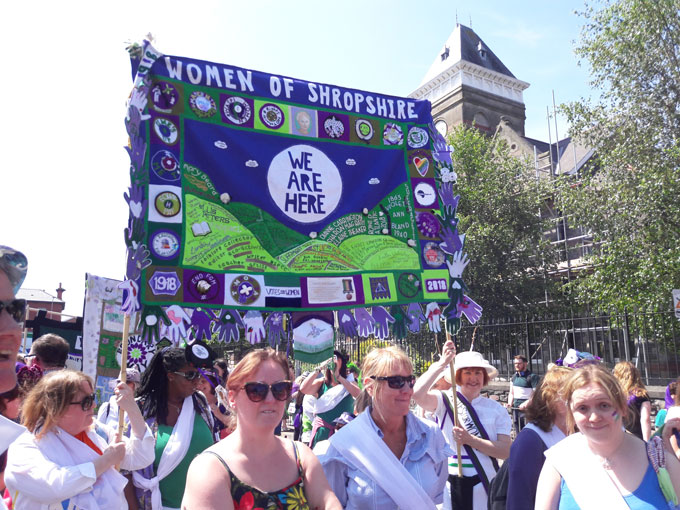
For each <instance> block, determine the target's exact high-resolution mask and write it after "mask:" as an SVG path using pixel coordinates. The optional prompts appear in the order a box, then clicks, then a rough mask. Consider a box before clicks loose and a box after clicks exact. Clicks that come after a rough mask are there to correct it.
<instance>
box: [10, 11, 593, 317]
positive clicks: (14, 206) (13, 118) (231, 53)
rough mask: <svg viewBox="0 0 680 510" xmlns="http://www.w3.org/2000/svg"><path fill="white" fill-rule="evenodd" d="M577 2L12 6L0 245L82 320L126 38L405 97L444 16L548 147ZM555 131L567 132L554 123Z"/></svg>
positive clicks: (583, 91) (105, 270)
mask: <svg viewBox="0 0 680 510" xmlns="http://www.w3.org/2000/svg"><path fill="white" fill-rule="evenodd" d="M582 7H583V2H582V1H581V0H579V1H568V0H564V1H561V0H555V1H516V2H508V1H507V0H504V1H501V0H483V1H479V2H475V3H471V2H462V1H458V0H456V1H451V0H449V1H446V2H445V1H426V0H423V1H421V2H406V1H403V0H393V1H391V2H388V1H384V0H373V1H370V0H364V1H356V0H346V1H344V2H321V1H318V0H317V1H311V0H301V1H295V0H289V1H282V0H279V1H263V0H249V1H238V2H232V1H226V0H222V1H217V0H204V1H201V2H196V3H190V2H179V1H175V0H167V1H164V2H160V1H137V2H132V1H129V0H120V1H117V2H110V3H108V4H102V3H99V2H85V1H69V0H66V1H63V2H49V1H46V0H41V1H37V2H13V3H11V4H9V5H8V6H5V7H4V9H3V11H4V15H3V19H2V21H0V23H1V25H0V41H1V43H2V46H3V48H5V51H4V52H3V53H4V55H3V60H4V65H5V71H6V72H5V73H4V79H3V81H2V84H1V85H0V87H1V89H0V90H1V93H2V97H3V98H4V99H5V105H4V112H3V114H4V115H3V116H4V122H3V135H4V136H3V142H4V143H3V146H4V148H5V151H4V158H3V159H4V168H3V171H2V175H3V187H2V190H1V191H0V197H1V198H0V214H2V218H3V226H2V229H1V232H2V235H0V244H8V245H10V246H13V247H16V248H18V249H20V250H22V251H24V252H25V253H26V255H27V256H28V258H29V273H28V278H27V280H26V283H25V286H26V287H29V288H39V289H45V290H47V291H48V292H50V293H54V290H53V289H56V288H57V286H58V284H59V283H60V282H61V283H62V285H63V286H64V288H65V289H66V290H67V292H66V293H65V295H64V298H65V300H66V301H67V308H66V311H67V312H68V313H71V314H74V315H80V314H81V313H82V303H83V287H84V275H85V273H86V272H89V273H93V274H96V275H99V276H105V277H109V278H122V276H123V272H124V269H125V246H124V243H123V234H122V232H123V228H124V227H125V225H126V221H127V210H126V204H125V201H124V200H123V192H124V191H126V189H127V186H128V184H129V177H128V159H127V154H126V153H125V151H124V150H123V145H124V144H125V143H126V133H125V130H124V126H123V116H124V114H125V100H126V97H127V95H128V93H129V91H130V88H131V77H130V72H129V64H128V59H127V54H126V52H125V50H124V46H125V44H124V43H125V41H127V40H141V38H142V37H143V36H144V34H146V33H149V32H150V33H152V34H153V35H154V36H155V38H156V41H155V46H156V47H157V48H158V49H159V50H160V51H162V52H164V53H166V54H172V55H180V56H186V57H193V58H199V59H203V60H212V61H215V62H223V63H228V64H234V65H238V66H241V67H245V68H250V69H255V70H260V71H264V72H269V73H275V74H281V75H287V76H292V77H295V78H300V79H304V80H310V81H316V82H324V83H331V84H336V85H341V86H345V87H352V88H357V89H363V90H368V91H372V92H379V93H384V94H393V95H408V94H409V93H411V92H412V91H413V90H414V89H415V88H416V87H417V86H418V85H419V83H420V81H421V79H422V77H423V76H424V75H425V73H426V72H427V69H428V68H429V66H430V64H431V63H432V61H433V60H434V58H435V57H437V56H438V54H439V52H440V50H441V48H442V46H443V44H444V42H445V41H446V39H447V38H448V36H449V34H450V33H451V31H452V30H453V28H454V27H455V23H456V11H457V15H458V22H459V23H461V24H464V25H467V26H471V27H472V29H473V30H475V31H476V32H477V34H478V35H479V36H480V37H481V38H482V39H483V40H484V42H485V43H486V45H487V46H488V47H489V48H490V49H491V50H492V51H493V52H494V53H495V54H496V55H497V56H498V57H499V58H500V59H501V60H502V61H503V62H504V63H505V65H506V66H507V67H508V68H509V69H510V71H511V72H512V73H513V74H514V75H515V76H516V77H517V78H518V79H520V80H523V81H526V82H528V83H530V84H531V86H530V87H529V88H528V89H527V90H526V91H525V92H524V102H525V104H526V108H527V110H526V114H527V121H526V134H527V136H530V137H533V138H538V139H541V140H547V139H548V131H547V121H546V106H548V105H550V106H551V109H552V92H551V91H552V90H553V89H554V90H555V95H556V100H557V103H558V104H559V103H562V102H567V101H571V100H576V99H578V98H580V97H584V96H586V97H587V96H589V95H591V91H590V90H589V88H588V83H587V82H588V73H587V69H585V68H582V67H579V66H578V65H577V59H576V57H575V56H574V53H573V47H574V45H573V41H575V40H577V39H578V38H579V33H580V26H581V24H582V21H583V20H582V18H579V17H577V16H576V15H574V14H573V12H574V11H575V10H580V9H582ZM10 71H11V72H10ZM551 129H553V132H552V137H553V140H554V136H555V135H554V125H553V126H552V127H551ZM558 131H559V135H560V138H563V137H564V136H566V135H567V126H566V124H565V122H564V120H563V119H559V118H558ZM473 263H474V261H473Z"/></svg>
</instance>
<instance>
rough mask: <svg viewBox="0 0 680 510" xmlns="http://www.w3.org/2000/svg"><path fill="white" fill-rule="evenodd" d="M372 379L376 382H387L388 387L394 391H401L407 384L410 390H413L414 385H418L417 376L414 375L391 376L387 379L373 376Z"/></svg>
mask: <svg viewBox="0 0 680 510" xmlns="http://www.w3.org/2000/svg"><path fill="white" fill-rule="evenodd" d="M371 379H373V380H375V381H387V385H388V386H389V387H390V388H392V389H394V390H400V389H401V388H403V387H404V384H406V383H408V387H409V388H413V385H414V384H415V383H416V376H415V375H413V374H411V375H390V376H387V377H377V376H375V375H372V376H371Z"/></svg>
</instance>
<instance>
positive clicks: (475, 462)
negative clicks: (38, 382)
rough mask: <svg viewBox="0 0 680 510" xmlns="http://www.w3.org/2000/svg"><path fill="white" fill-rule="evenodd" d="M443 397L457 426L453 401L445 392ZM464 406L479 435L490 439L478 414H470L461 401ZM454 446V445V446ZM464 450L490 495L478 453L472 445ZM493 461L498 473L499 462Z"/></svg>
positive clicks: (492, 458)
mask: <svg viewBox="0 0 680 510" xmlns="http://www.w3.org/2000/svg"><path fill="white" fill-rule="evenodd" d="M441 393H442V397H443V398H444V406H445V407H446V412H447V414H448V415H449V418H451V423H453V424H454V425H455V424H456V422H455V420H454V414H453V405H452V404H451V401H450V400H449V397H448V395H446V393H444V392H443V391H442V392H441ZM460 401H461V402H462V403H463V405H464V406H465V407H466V408H467V410H468V416H469V417H470V418H471V419H472V421H473V422H474V424H475V425H476V426H477V430H479V433H480V434H481V435H482V439H487V440H488V439H489V435H488V434H487V433H486V429H485V428H484V427H483V426H482V424H481V422H479V421H478V420H477V419H476V413H473V412H470V408H469V407H468V406H467V404H466V403H465V401H464V400H462V399H461V400H460ZM452 439H453V438H452ZM452 446H453V445H452ZM463 448H465V453H467V454H468V457H470V460H471V461H472V465H473V466H474V467H475V471H477V474H478V475H479V478H480V480H481V482H482V485H483V486H484V489H485V490H486V493H487V494H488V493H489V486H490V482H489V477H488V476H486V471H484V467H483V466H482V463H481V461H480V460H479V457H477V453H475V450H474V448H472V447H471V446H470V445H467V444H465V445H463ZM489 458H490V459H491V464H493V467H494V469H495V470H496V472H498V461H497V460H496V459H495V458H494V457H491V456H489ZM462 461H463V459H458V462H462Z"/></svg>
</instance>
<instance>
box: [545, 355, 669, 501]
mask: <svg viewBox="0 0 680 510" xmlns="http://www.w3.org/2000/svg"><path fill="white" fill-rule="evenodd" d="M562 393H563V396H564V399H565V403H566V406H567V430H568V431H569V432H571V435H569V436H568V437H567V438H565V439H563V440H562V441H560V442H559V443H557V444H556V445H555V446H553V447H552V448H550V449H548V450H547V451H546V452H545V457H546V460H545V463H544V465H543V469H542V470H541V475H540V477H539V480H538V488H537V491H536V505H535V508H536V509H538V510H556V509H560V510H570V509H579V508H580V509H583V510H589V509H601V508H606V509H607V510H619V509H622V510H623V509H628V508H630V509H635V510H654V509H660V508H668V507H669V506H670V508H675V505H677V501H678V500H677V496H676V494H677V493H678V492H679V491H680V463H679V462H678V460H677V459H676V458H675V457H673V456H672V455H664V448H663V445H662V444H661V443H662V441H661V438H654V441H650V442H649V443H645V442H644V441H642V440H641V439H639V438H638V437H636V436H634V435H632V434H628V433H626V431H625V430H624V428H623V426H622V421H623V418H624V417H625V415H626V413H627V412H628V406H627V404H626V394H625V392H624V390H623V388H621V385H620V384H619V383H618V381H617V379H616V378H615V377H614V376H613V375H612V374H611V373H609V372H608V371H607V370H605V369H604V368H603V367H601V366H599V365H588V366H585V367H583V368H580V369H578V370H574V372H573V373H572V374H571V376H570V377H569V379H568V380H567V381H566V383H565V385H564V389H563V392H562ZM576 428H578V430H579V432H574V431H575V430H576ZM662 468H664V469H667V473H665V474H664V472H663V471H662ZM669 475H670V476H669Z"/></svg>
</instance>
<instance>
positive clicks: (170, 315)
mask: <svg viewBox="0 0 680 510" xmlns="http://www.w3.org/2000/svg"><path fill="white" fill-rule="evenodd" d="M167 316H168V319H170V320H171V321H172V323H173V324H179V323H180V322H182V318H181V317H177V316H176V315H175V312H174V311H173V310H170V311H169V312H168V313H167Z"/></svg>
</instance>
